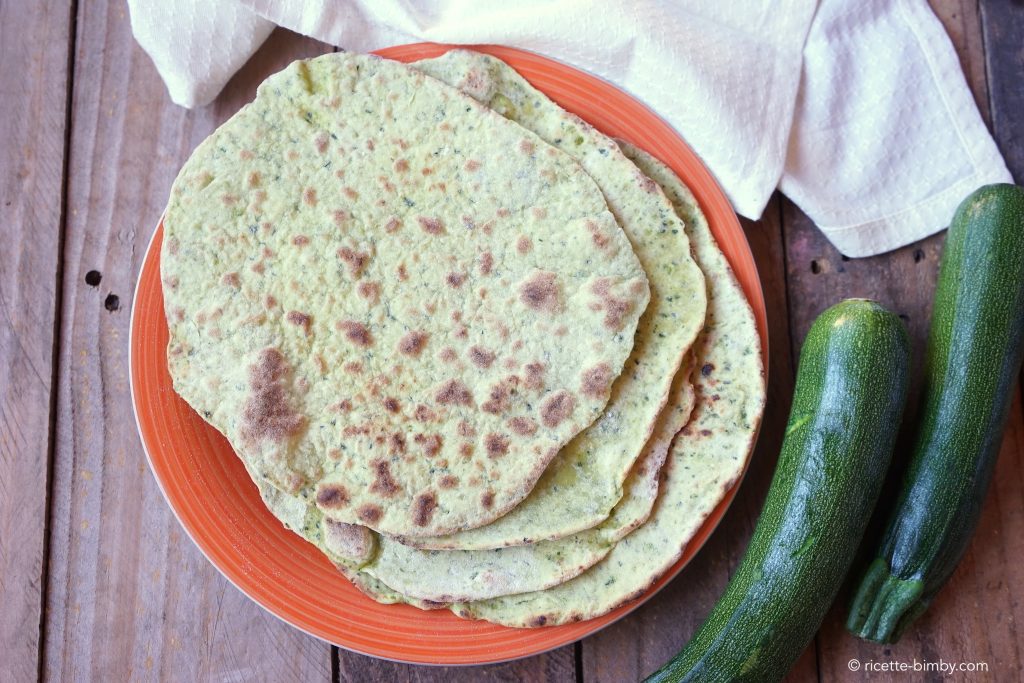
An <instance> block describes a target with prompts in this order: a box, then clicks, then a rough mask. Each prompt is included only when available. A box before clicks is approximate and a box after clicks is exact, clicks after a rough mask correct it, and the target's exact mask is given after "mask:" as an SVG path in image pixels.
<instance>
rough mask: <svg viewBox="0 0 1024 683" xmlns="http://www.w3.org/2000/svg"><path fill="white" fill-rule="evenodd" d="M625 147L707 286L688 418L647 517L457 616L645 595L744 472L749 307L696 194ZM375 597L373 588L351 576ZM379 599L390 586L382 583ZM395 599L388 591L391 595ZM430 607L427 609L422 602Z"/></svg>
mask: <svg viewBox="0 0 1024 683" xmlns="http://www.w3.org/2000/svg"><path fill="white" fill-rule="evenodd" d="M623 150H624V151H625V152H626V154H627V156H629V157H630V158H631V159H632V160H633V161H634V162H635V163H636V164H637V165H638V166H639V167H640V169H641V170H642V171H643V172H644V173H645V174H647V175H648V176H649V177H651V178H652V179H654V180H655V181H656V182H658V183H659V184H660V185H661V186H662V187H663V188H665V191H666V193H667V194H668V196H669V197H670V198H671V199H672V202H673V204H674V205H675V206H676V210H677V211H678V212H679V215H680V216H681V217H682V218H683V220H684V221H685V222H686V224H687V232H688V234H689V235H690V239H691V241H692V243H693V246H694V253H695V256H696V259H697V262H698V263H699V264H700V267H701V269H702V270H703V271H704V273H705V275H706V278H707V285H708V312H707V321H706V323H705V327H704V330H703V331H702V332H701V334H700V337H699V338H698V340H697V343H696V344H695V345H694V352H695V354H696V357H697V371H696V372H695V373H694V383H695V389H696V403H695V405H694V412H693V417H692V418H691V420H690V423H689V424H688V425H687V426H686V428H685V429H684V430H683V431H682V432H681V433H680V434H679V435H678V436H677V437H676V439H675V441H673V443H672V447H671V449H670V452H669V456H668V460H667V461H666V463H665V467H664V469H663V471H662V481H661V489H660V493H659V496H658V500H657V502H656V503H655V506H654V511H653V512H652V513H651V516H650V518H649V519H648V520H647V521H646V522H645V523H644V524H643V525H641V526H640V527H638V528H637V529H636V530H635V531H633V532H632V533H631V534H629V535H628V536H625V537H624V538H623V539H622V540H620V541H619V542H618V543H617V544H616V545H615V547H614V548H613V549H612V550H611V551H610V552H609V553H608V555H607V556H606V557H605V558H604V559H603V560H602V561H601V562H599V563H598V564H596V565H595V566H593V567H592V568H590V569H589V570H587V571H586V572H584V573H583V574H581V575H579V576H578V577H576V578H575V579H572V580H571V581H567V582H565V583H562V584H560V585H558V586H555V587H553V588H551V589H548V590H544V591H537V592H533V593H525V594H521V595H512V596H508V597H503V598H497V599H493V600H483V601H477V602H468V603H463V604H456V605H452V606H451V609H452V610H453V611H454V612H455V613H456V614H459V615H460V616H463V617H466V618H474V619H486V620H487V621H492V622H495V623H499V624H504V625H506V626H518V627H536V626H544V625H557V624H563V623H567V622H573V621H580V620H582V619H590V618H593V617H596V616H600V615H602V614H606V613H607V612H610V611H611V610H613V609H615V608H616V607H618V606H620V605H622V604H625V603H626V602H629V601H631V600H633V599H635V598H637V597H639V596H640V595H642V594H643V592H644V591H645V590H647V588H649V587H650V586H651V585H652V584H653V583H654V582H655V581H656V580H657V579H658V577H660V576H661V575H662V574H664V573H665V572H666V571H668V570H669V569H670V568H671V567H672V565H673V564H675V562H676V561H677V560H678V559H679V557H680V556H681V555H682V553H683V551H684V550H685V549H686V545H687V543H688V542H689V540H690V539H691V538H692V537H693V535H694V534H695V533H696V532H697V530H698V529H699V528H700V526H701V524H702V523H703V521H704V520H705V519H706V518H707V516H708V515H709V514H710V513H711V511H712V510H714V508H715V506H716V505H717V504H718V502H719V501H720V500H721V498H722V496H723V495H724V494H725V492H726V491H728V489H729V487H730V486H732V484H733V483H734V482H735V481H736V479H737V478H738V477H739V476H740V474H741V473H742V471H743V467H744V465H745V462H746V458H747V455H748V453H749V452H750V448H751V446H752V444H753V439H754V436H755V434H756V432H757V427H758V424H759V423H760V419H761V414H762V411H763V409H764V400H765V387H764V366H763V359H762V357H761V348H760V338H759V336H758V333H757V326H756V323H755V321H754V316H753V313H752V311H751V309H750V306H749V304H748V303H747V300H746V298H745V296H744V294H743V290H742V289H741V287H740V285H739V283H738V282H737V281H736V279H735V277H734V276H733V273H732V270H731V269H730V267H729V265H728V262H727V261H726V259H725V256H724V255H723V254H722V252H721V251H720V250H719V249H718V247H717V245H716V244H715V240H714V238H713V236H712V235H711V231H710V230H709V228H708V225H707V221H706V220H705V218H704V216H703V215H702V213H701V211H700V208H699V206H698V204H697V202H696V200H695V199H694V197H693V195H692V194H691V193H690V191H689V190H688V189H687V188H686V186H685V185H684V184H683V183H682V182H681V181H680V180H679V178H677V177H676V176H675V174H674V173H672V171H671V170H670V169H668V168H667V167H666V166H664V165H663V164H662V163H661V162H659V161H657V160H656V159H654V157H652V156H650V155H648V154H647V153H645V152H642V151H640V150H638V149H636V148H635V147H632V146H630V145H627V144H623ZM357 585H358V586H360V587H361V588H363V589H364V590H366V591H367V592H368V593H370V594H371V595H372V592H373V591H374V590H378V589H381V588H380V586H379V585H376V584H365V583H359V582H357ZM382 597H383V598H385V599H388V597H389V591H387V590H386V589H383V595H382ZM391 597H393V594H391ZM420 606H422V607H427V605H420Z"/></svg>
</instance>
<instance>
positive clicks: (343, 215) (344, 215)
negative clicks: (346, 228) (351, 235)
mask: <svg viewBox="0 0 1024 683" xmlns="http://www.w3.org/2000/svg"><path fill="white" fill-rule="evenodd" d="M331 218H332V219H334V224H335V225H337V226H338V227H339V228H340V227H341V226H342V225H343V224H344V223H345V221H347V220H348V212H347V211H342V210H340V209H338V210H337V211H334V212H332V213H331Z"/></svg>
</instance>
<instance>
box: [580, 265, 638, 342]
mask: <svg viewBox="0 0 1024 683" xmlns="http://www.w3.org/2000/svg"><path fill="white" fill-rule="evenodd" d="M611 285H612V283H611V280H610V279H609V278H606V277H602V278H598V279H597V280H596V281H595V282H594V284H593V285H591V288H590V291H591V292H593V294H594V295H596V296H597V298H598V300H597V301H596V302H593V303H592V304H591V308H592V309H593V310H596V311H600V310H604V313H605V315H604V321H603V323H604V326H605V327H607V328H608V329H610V330H612V331H614V332H618V331H619V330H621V329H622V326H623V325H624V324H625V322H626V317H627V316H628V315H629V313H630V311H632V310H633V302H632V301H628V300H626V299H621V298H619V297H617V296H615V295H613V294H612V293H611Z"/></svg>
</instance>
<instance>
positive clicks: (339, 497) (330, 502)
mask: <svg viewBox="0 0 1024 683" xmlns="http://www.w3.org/2000/svg"><path fill="white" fill-rule="evenodd" d="M348 502H349V497H348V491H347V490H345V487H344V486H342V485H341V484H320V486H318V487H317V489H316V504H317V505H318V506H320V507H321V508H323V509H324V510H340V509H341V508H343V507H346V506H347V505H348Z"/></svg>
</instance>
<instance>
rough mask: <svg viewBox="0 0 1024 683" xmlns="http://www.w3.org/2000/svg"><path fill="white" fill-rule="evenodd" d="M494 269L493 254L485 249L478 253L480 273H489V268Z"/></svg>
mask: <svg viewBox="0 0 1024 683" xmlns="http://www.w3.org/2000/svg"><path fill="white" fill-rule="evenodd" d="M493 269H494V254H492V253H491V252H489V251H485V252H484V253H482V254H480V274H481V275H490V274H491V270H493Z"/></svg>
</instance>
